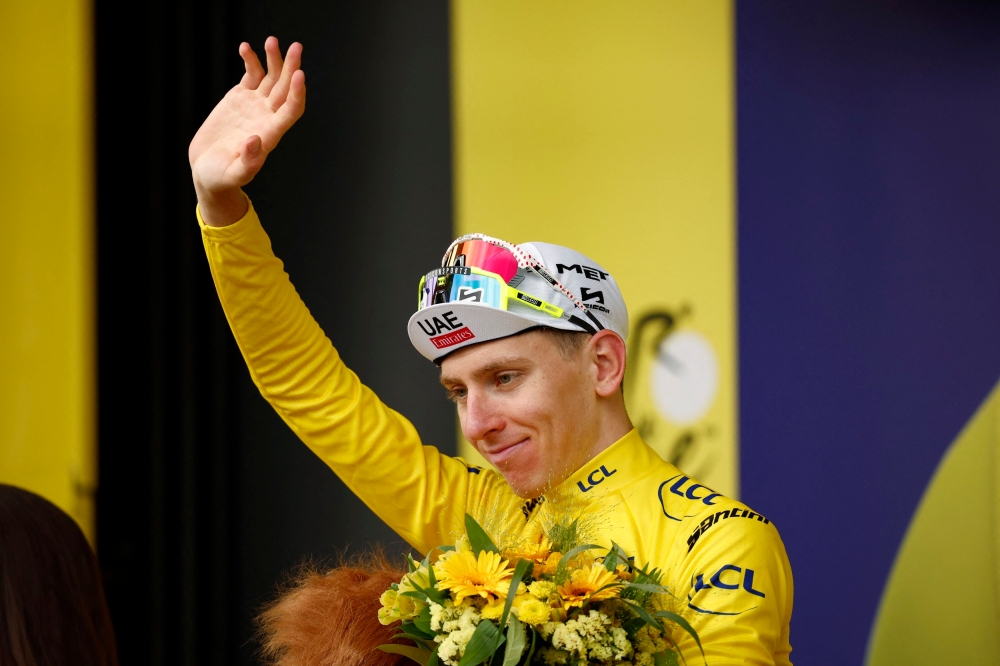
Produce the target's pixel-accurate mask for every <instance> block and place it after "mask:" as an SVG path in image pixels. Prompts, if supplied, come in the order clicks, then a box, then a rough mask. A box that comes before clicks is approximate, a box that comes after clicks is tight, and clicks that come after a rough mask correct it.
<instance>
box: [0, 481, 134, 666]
mask: <svg viewBox="0 0 1000 666" xmlns="http://www.w3.org/2000/svg"><path fill="white" fill-rule="evenodd" d="M0 590H2V591H3V594H0V618H3V622H4V626H3V627H0V664H3V665H4V666H35V665H36V664H39V665H40V664H80V665H82V666H117V664H118V656H117V648H116V647H115V636H114V630H113V629H112V627H111V617H110V615H109V613H108V606H107V603H106V601H105V599H104V591H103V589H102V587H101V574H100V572H99V570H98V568H97V558H96V557H94V551H92V550H91V549H90V544H88V543H87V539H86V537H84V536H83V532H81V531H80V528H79V527H78V526H77V524H76V523H75V522H73V519H72V518H70V517H69V516H68V515H66V514H65V513H64V512H63V511H62V509H60V508H59V507H57V506H56V505H55V504H53V503H52V502H49V501H48V500H46V499H44V498H42V497H39V496H38V495H36V494H34V493H31V492H28V491H27V490H23V489H21V488H16V487H14V486H8V485H5V484H0Z"/></svg>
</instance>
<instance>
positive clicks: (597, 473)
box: [576, 465, 618, 493]
mask: <svg viewBox="0 0 1000 666" xmlns="http://www.w3.org/2000/svg"><path fill="white" fill-rule="evenodd" d="M616 472H618V470H617V469H613V470H611V471H610V472H609V471H608V468H607V467H605V466H604V465H601V466H600V467H598V468H597V469H595V470H594V471H593V472H591V473H590V474H588V475H587V483H588V484H590V485H585V484H584V483H583V481H577V482H576V485H577V487H578V488H579V489H580V491H581V492H585V493H586V492H589V491H591V490H593V489H594V487H595V486H597V485H599V484H602V483H604V479H606V478H608V477H609V476H611V475H612V474H615V473H616Z"/></svg>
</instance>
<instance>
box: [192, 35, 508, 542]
mask: <svg viewBox="0 0 1000 666" xmlns="http://www.w3.org/2000/svg"><path fill="white" fill-rule="evenodd" d="M266 51H267V61H268V74H267V75H265V74H264V72H263V69H262V68H261V66H260V63H259V62H258V61H257V58H256V56H255V55H254V54H253V51H252V50H251V49H250V48H249V46H248V45H246V44H243V45H241V47H240V53H241V55H242V56H243V59H244V62H245V64H246V70H247V73H246V75H245V76H244V77H243V80H242V81H241V83H240V85H238V86H236V87H235V88H233V89H232V90H231V91H230V92H229V93H228V94H227V95H226V97H225V98H224V99H223V100H222V101H221V102H220V103H219V105H218V106H217V107H216V108H215V110H213V111H212V113H211V115H210V116H209V117H208V119H207V120H206V121H205V124H204V125H203V126H202V127H201V129H200V130H199V131H198V134H197V135H196V136H195V138H194V140H193V141H192V142H191V148H190V151H189V156H190V159H191V167H192V175H193V178H194V182H195V188H196V190H197V192H198V201H199V221H200V222H201V224H202V235H203V240H204V244H205V250H206V253H207V255H208V259H209V264H210V266H211V270H212V276H213V279H214V280H215V284H216V288H217V290H218V293H219V298H220V300H221V302H222V306H223V309H224V310H225V313H226V317H227V318H228V320H229V323H230V326H231V327H232V329H233V333H234V335H235V336H236V340H237V342H238V343H239V346H240V350H241V352H242V353H243V357H244V359H245V360H246V362H247V366H248V367H249V369H250V373H251V375H252V376H253V380H254V382H255V383H256V384H257V387H258V388H259V389H260V391H261V394H262V395H263V396H264V397H265V398H266V399H267V400H268V402H270V403H271V405H272V406H273V407H274V409H275V410H276V411H277V412H278V414H279V415H280V416H281V418H282V419H284V421H285V422H286V423H287V424H288V425H289V426H290V427H291V428H292V430H294V431H295V433H296V434H297V435H298V436H299V437H300V438H301V439H302V440H303V441H304V442H305V443H306V444H307V445H308V446H309V447H310V448H311V449H312V450H313V451H314V452H315V453H316V454H317V455H318V456H319V457H320V458H322V459H323V460H324V461H325V462H326V463H327V464H328V465H329V466H330V467H331V468H332V469H333V470H334V471H335V472H336V473H337V475H338V476H340V478H341V479H342V480H343V481H344V482H345V483H346V484H347V486H348V487H349V488H351V490H352V491H353V492H354V493H355V494H357V495H358V496H359V497H360V498H361V499H362V500H363V501H364V502H365V503H366V504H367V505H368V506H369V507H370V508H371V509H372V510H373V511H374V512H375V513H376V514H377V515H378V516H379V517H380V518H382V519H383V520H384V521H386V522H387V523H388V524H389V525H390V526H391V527H392V528H393V529H395V530H396V531H397V532H398V533H399V534H400V535H401V536H402V537H403V538H404V539H406V540H407V541H408V542H409V543H410V544H412V545H413V546H414V547H416V548H417V549H418V550H421V551H426V550H428V549H430V548H432V547H434V546H437V545H439V544H442V543H447V542H450V541H451V540H452V537H453V536H454V534H455V533H457V532H458V531H459V530H460V529H461V525H462V519H463V516H464V511H465V508H466V506H469V505H470V504H472V505H474V504H478V503H480V502H481V501H482V498H483V497H484V496H486V495H487V494H490V493H495V494H496V495H497V496H498V497H503V496H512V493H511V492H510V491H509V489H507V488H506V484H504V483H503V481H502V479H499V477H498V476H497V475H495V474H491V473H486V472H485V471H484V472H482V473H474V472H470V470H469V468H468V467H467V466H466V465H465V464H464V463H463V462H462V461H460V460H458V459H453V458H449V457H446V456H442V455H441V454H439V453H438V451H437V450H436V449H434V448H432V447H424V446H422V444H421V442H420V438H419V436H418V435H417V433H416V430H415V429H414V428H413V426H412V424H410V422H409V421H407V420H406V419H405V418H404V417H402V416H401V415H399V414H397V413H396V412H394V411H393V410H391V409H389V408H388V407H386V406H385V405H384V404H382V402H381V401H379V399H378V398H377V397H376V396H375V394H374V393H372V391H371V390H369V389H368V388H367V387H365V386H364V385H362V384H361V382H360V381H359V380H358V378H357V376H355V374H354V373H353V372H351V371H350V370H349V369H348V368H347V367H346V366H344V364H343V363H342V362H341V360H340V357H339V355H338V354H337V352H336V350H335V349H334V348H333V345H332V344H331V343H330V341H329V339H327V337H326V336H325V335H324V334H323V331H322V330H321V329H320V327H319V325H318V324H317V323H316V321H315V320H314V319H313V318H312V316H311V315H310V313H309V311H308V309H307V308H306V306H305V304H304V303H303V302H302V300H301V299H300V298H299V295H298V293H296V291H295V288H294V287H293V286H292V284H291V282H290V280H289V279H288V275H287V274H286V273H285V271H284V269H283V266H282V264H281V262H280V261H279V260H278V259H277V258H276V257H275V256H274V254H273V253H272V251H271V245H270V241H269V239H268V237H267V235H266V234H265V233H264V230H263V229H262V228H261V226H260V223H259V221H258V219H257V215H256V213H255V212H254V210H253V207H252V206H251V205H250V203H249V200H248V199H247V198H246V197H245V196H244V195H243V193H242V191H241V190H240V187H241V186H242V185H245V184H246V183H248V182H249V181H250V180H251V179H252V178H253V177H254V175H256V173H257V172H258V171H259V170H260V168H261V166H262V165H263V163H264V160H265V159H266V156H267V154H268V153H269V152H270V151H271V150H273V149H274V147H275V146H276V145H277V143H278V141H279V140H280V138H281V136H282V135H283V134H284V132H285V131H287V130H288V128H290V127H291V125H292V124H293V123H294V122H295V120H297V119H298V117H299V116H301V115H302V111H303V109H304V103H305V82H304V78H303V76H302V73H301V71H299V69H298V67H299V60H300V56H301V46H299V45H297V44H293V45H292V46H291V47H290V48H289V50H288V54H287V55H288V57H287V59H286V61H285V62H284V63H282V61H281V56H280V53H279V51H278V44H277V40H275V39H274V38H273V37H272V38H269V39H268V40H267V44H266ZM272 73H275V76H272ZM278 73H280V75H279V74H278ZM494 486H496V487H494Z"/></svg>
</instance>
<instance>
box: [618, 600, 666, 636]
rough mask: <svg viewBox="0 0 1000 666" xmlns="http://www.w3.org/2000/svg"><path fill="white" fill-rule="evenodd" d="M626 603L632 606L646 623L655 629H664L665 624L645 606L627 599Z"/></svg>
mask: <svg viewBox="0 0 1000 666" xmlns="http://www.w3.org/2000/svg"><path fill="white" fill-rule="evenodd" d="M625 603H626V604H628V607H629V608H631V609H632V610H633V611H634V612H635V614H636V615H638V616H639V617H641V618H642V619H643V621H645V623H646V624H648V625H649V626H651V627H652V628H653V629H659V630H660V631H663V625H661V624H660V622H659V620H657V619H656V618H655V617H653V616H652V615H650V614H649V611H647V610H646V609H645V608H643V607H642V606H640V605H639V604H636V603H632V602H631V601H625Z"/></svg>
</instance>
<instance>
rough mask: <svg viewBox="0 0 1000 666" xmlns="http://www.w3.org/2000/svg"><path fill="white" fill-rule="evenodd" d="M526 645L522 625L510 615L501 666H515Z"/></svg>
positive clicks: (526, 637) (526, 639) (515, 617)
mask: <svg viewBox="0 0 1000 666" xmlns="http://www.w3.org/2000/svg"><path fill="white" fill-rule="evenodd" d="M522 561H523V560H522ZM527 645H528V636H527V634H525V633H524V625H523V624H521V621H520V620H519V619H517V616H516V615H511V616H510V626H509V627H507V652H506V653H505V654H504V657H503V664H502V666H517V663H518V662H519V661H521V655H522V654H524V648H525V647H527Z"/></svg>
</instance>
